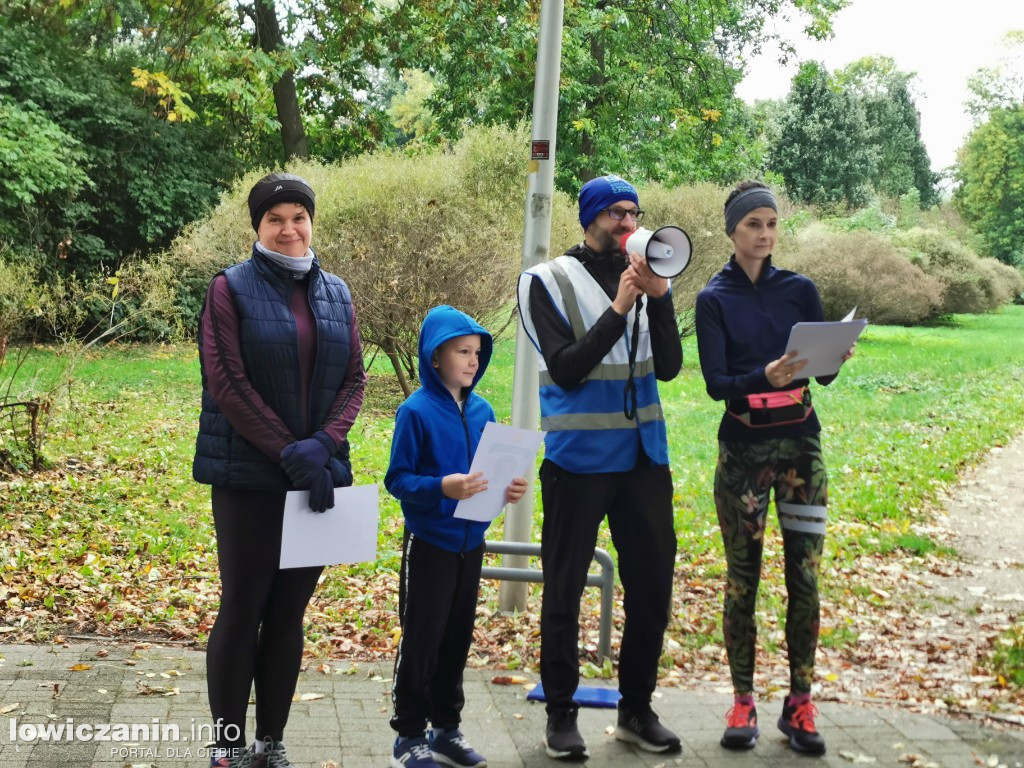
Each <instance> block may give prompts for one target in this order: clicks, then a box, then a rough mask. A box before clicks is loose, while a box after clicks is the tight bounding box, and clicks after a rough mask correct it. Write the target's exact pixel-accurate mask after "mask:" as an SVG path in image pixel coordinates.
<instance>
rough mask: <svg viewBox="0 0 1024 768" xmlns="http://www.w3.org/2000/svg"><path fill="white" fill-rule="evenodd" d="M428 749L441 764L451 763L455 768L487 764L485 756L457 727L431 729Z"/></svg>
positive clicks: (476, 766) (476, 767) (472, 767)
mask: <svg viewBox="0 0 1024 768" xmlns="http://www.w3.org/2000/svg"><path fill="white" fill-rule="evenodd" d="M430 751H431V752H433V753H434V759H435V760H436V761H437V762H439V763H441V764H442V765H452V766H455V768H485V767H486V765H487V758H485V757H484V756H483V755H481V754H480V753H479V752H477V751H476V750H475V749H473V747H471V746H470V745H469V742H468V741H466V737H465V736H463V735H462V731H460V730H459V729H458V728H452V729H451V730H447V731H440V732H438V731H431V732H430Z"/></svg>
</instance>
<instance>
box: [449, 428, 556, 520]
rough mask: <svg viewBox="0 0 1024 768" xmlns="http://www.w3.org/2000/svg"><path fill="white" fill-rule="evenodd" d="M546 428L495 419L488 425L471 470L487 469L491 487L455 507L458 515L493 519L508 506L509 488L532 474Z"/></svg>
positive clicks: (474, 518) (484, 470) (460, 516)
mask: <svg viewBox="0 0 1024 768" xmlns="http://www.w3.org/2000/svg"><path fill="white" fill-rule="evenodd" d="M543 441H544V432H538V431H537V430H533V429H519V428H518V427H509V426H506V425H504V424H496V423H494V422H493V421H490V422H488V423H487V426H485V427H484V433H483V435H482V436H481V437H480V444H479V445H477V447H476V454H475V455H474V456H473V465H472V466H471V467H470V468H469V473H470V474H473V473H474V472H483V474H484V478H485V479H486V480H487V490H486V491H482V492H480V493H478V494H476V495H475V496H471V497H469V498H468V499H463V500H462V501H460V502H459V503H458V506H456V507H455V517H458V518H461V519H463V520H478V521H480V522H490V521H491V520H494V519H495V518H496V517H497V516H498V515H500V514H501V511H502V510H503V509H504V508H505V489H506V488H508V486H509V483H511V482H512V480H513V479H514V478H516V477H529V476H530V475H531V474H532V473H533V465H534V463H535V462H536V461H537V451H538V450H539V449H540V444H541V443H542V442H543Z"/></svg>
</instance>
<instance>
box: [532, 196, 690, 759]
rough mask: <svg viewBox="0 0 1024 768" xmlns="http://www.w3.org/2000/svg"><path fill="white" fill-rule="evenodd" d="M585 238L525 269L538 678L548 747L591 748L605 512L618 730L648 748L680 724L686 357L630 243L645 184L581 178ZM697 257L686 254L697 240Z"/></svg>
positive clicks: (578, 752) (670, 744)
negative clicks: (588, 654) (590, 691)
mask: <svg viewBox="0 0 1024 768" xmlns="http://www.w3.org/2000/svg"><path fill="white" fill-rule="evenodd" d="M579 209H580V210H579V216H580V224H581V225H582V226H583V230H584V239H583V242H582V243H580V244H579V245H576V246H574V247H572V248H570V249H569V250H568V251H567V252H566V253H565V254H564V255H562V256H559V257H558V258H556V259H553V260H552V261H549V262H547V263H544V264H540V265H538V266H536V267H533V268H531V269H529V270H527V271H526V272H524V273H523V274H522V275H521V276H520V278H519V287H518V296H519V312H520V316H521V318H522V322H523V327H524V328H525V329H526V332H527V334H528V335H529V337H530V339H531V341H533V343H534V345H535V346H536V347H537V350H538V352H539V354H540V403H541V426H542V428H543V429H544V430H546V431H547V436H546V438H545V446H546V447H545V459H544V462H543V464H542V465H541V468H540V480H541V495H542V498H543V503H544V523H543V530H542V534H541V558H542V561H543V568H544V596H543V604H542V608H541V662H540V663H541V682H542V683H543V687H544V693H545V698H546V701H547V715H548V721H547V729H546V733H545V739H544V743H545V747H546V749H547V754H548V755H550V756H551V757H554V758H559V759H567V760H579V759H583V758H585V757H587V756H588V753H587V747H586V743H585V742H584V740H583V737H582V736H581V735H580V732H579V728H578V727H577V724H576V714H577V704H576V702H574V700H573V694H574V693H575V692H576V688H577V686H578V684H579V650H578V641H579V611H580V599H581V597H582V595H583V588H584V586H585V583H586V578H587V571H588V569H589V567H590V562H591V559H592V558H593V555H594V547H595V545H596V543H597V533H598V527H599V525H600V524H601V521H602V520H603V519H604V518H605V516H607V517H608V521H609V526H610V528H611V534H612V540H613V541H614V543H615V548H616V550H617V552H618V556H619V574H620V576H621V578H622V586H623V590H624V592H625V601H624V607H625V613H626V620H625V626H624V629H623V634H622V646H621V650H620V653H619V691H620V693H621V695H622V698H621V700H620V701H619V705H618V706H619V711H618V727H617V728H616V731H615V736H616V738H617V739H619V740H621V741H626V742H630V743H634V744H637V745H638V746H639V747H641V748H642V749H644V750H647V751H651V752H678V751H679V749H680V743H679V739H678V737H676V735H675V734H674V733H672V731H670V730H669V729H668V728H666V727H665V726H663V725H662V724H661V723H660V722H659V720H658V716H657V715H656V714H655V713H654V712H653V710H652V709H651V698H652V695H653V693H654V689H655V686H656V685H657V679H658V660H659V658H660V657H661V650H662V640H663V637H664V633H665V629H666V626H667V624H668V616H669V607H670V599H671V593H672V575H673V567H674V564H675V553H676V537H675V530H674V528H673V514H672V478H671V475H670V473H669V466H668V443H667V439H666V432H665V418H664V414H663V413H662V410H661V402H660V400H659V398H658V386H657V381H658V380H660V381H670V380H671V379H673V378H675V376H676V375H677V374H678V373H679V370H680V368H681V367H682V361H683V351H682V347H681V345H680V342H679V333H678V330H677V328H676V322H675V311H674V308H673V306H672V293H671V290H670V284H669V281H668V280H667V279H665V278H664V277H659V276H658V275H657V274H655V272H653V271H652V270H651V268H650V267H649V266H648V263H647V260H646V259H645V257H644V256H643V255H641V254H640V253H638V252H636V251H633V252H631V253H629V254H627V255H623V253H622V251H621V248H620V243H621V242H622V241H623V238H628V237H629V236H630V235H631V234H632V233H633V232H634V231H635V230H636V229H637V224H638V223H639V222H640V220H641V219H642V218H643V211H642V210H641V209H640V208H639V198H638V196H637V191H636V188H635V187H633V185H632V184H630V183H629V182H627V181H625V180H623V179H621V178H619V177H618V176H603V177H601V178H597V179H593V180H591V181H588V182H587V183H586V184H584V185H583V188H582V189H581V190H580V197H579ZM687 258H689V253H688V252H687Z"/></svg>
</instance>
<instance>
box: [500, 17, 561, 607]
mask: <svg viewBox="0 0 1024 768" xmlns="http://www.w3.org/2000/svg"><path fill="white" fill-rule="evenodd" d="M563 6H564V2H563V0H544V1H543V2H542V3H541V7H540V34H539V38H538V41H537V75H536V80H535V81H534V84H533V133H532V136H531V142H530V165H529V187H528V188H527V192H526V222H525V224H524V226H523V269H524V270H526V269H529V268H530V267H532V266H534V265H536V264H539V263H541V262H543V261H547V260H548V251H549V249H550V246H551V198H552V195H553V194H554V191H555V134H556V133H557V130H558V80H559V77H560V75H561V70H562V12H563ZM516 326H517V330H516V361H515V372H514V374H513V379H512V426H514V427H520V428H522V429H536V428H537V423H538V421H539V419H540V402H539V400H538V395H537V351H536V350H535V349H534V347H533V344H532V343H531V342H530V340H529V339H528V338H527V336H526V332H525V331H524V330H523V324H522V322H521V321H519V322H517V324H516ZM528 479H529V481H530V484H529V488H528V489H527V491H526V495H525V496H523V498H522V501H520V502H519V503H518V504H513V505H511V506H510V507H509V508H508V511H506V512H505V533H504V538H505V541H530V526H531V523H532V521H533V488H534V477H533V473H531V475H530V477H529V478H528ZM504 565H505V567H508V568H525V567H526V565H527V558H526V557H524V556H522V555H506V556H505V558H504ZM526 595H527V585H526V584H523V583H518V582H509V581H503V582H502V583H501V599H500V606H501V610H503V611H524V610H526Z"/></svg>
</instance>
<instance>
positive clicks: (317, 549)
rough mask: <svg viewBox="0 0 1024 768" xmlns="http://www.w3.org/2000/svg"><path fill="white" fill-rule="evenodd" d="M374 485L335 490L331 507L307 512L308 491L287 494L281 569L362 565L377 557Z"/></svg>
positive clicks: (282, 532) (375, 489) (376, 518)
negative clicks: (343, 564) (344, 564)
mask: <svg viewBox="0 0 1024 768" xmlns="http://www.w3.org/2000/svg"><path fill="white" fill-rule="evenodd" d="M378 519H379V511H378V508H377V486H376V485H354V486H350V487H348V488H335V489H334V507H333V508H332V509H328V510H327V511H326V512H323V513H321V512H314V511H313V510H311V509H310V508H309V491H289V492H288V495H287V497H286V499H285V502H284V527H283V529H282V531H281V564H280V565H281V567H282V568H305V567H308V566H311V565H337V564H339V563H363V562H368V561H372V560H375V559H376V557H377V521H378Z"/></svg>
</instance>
